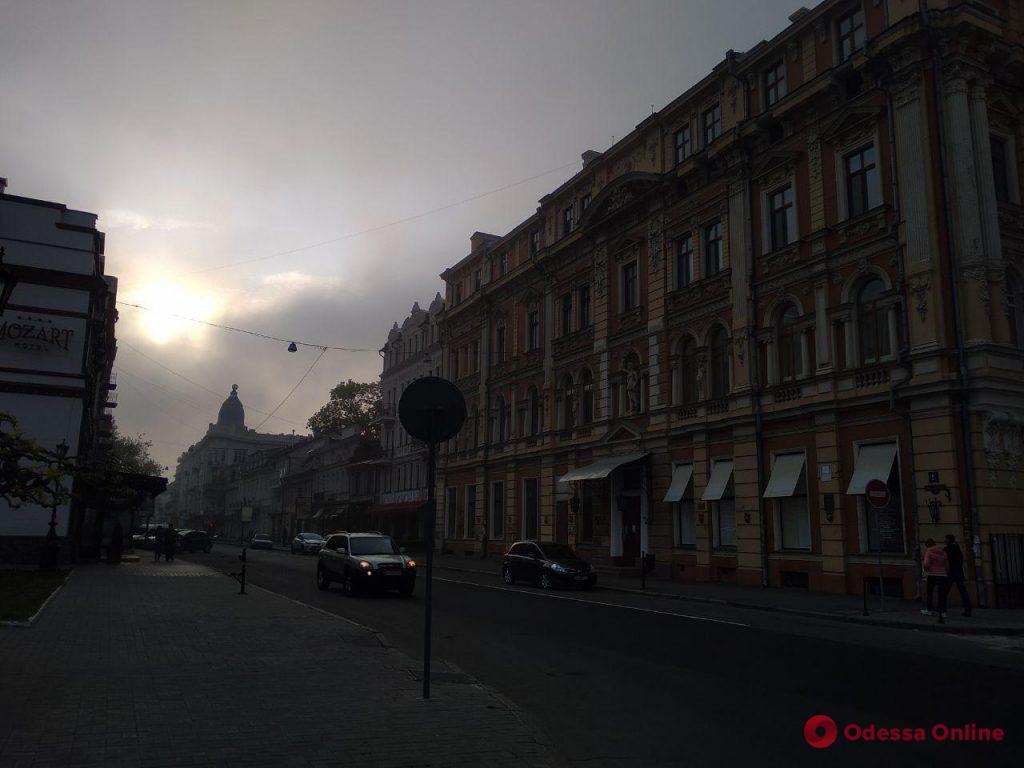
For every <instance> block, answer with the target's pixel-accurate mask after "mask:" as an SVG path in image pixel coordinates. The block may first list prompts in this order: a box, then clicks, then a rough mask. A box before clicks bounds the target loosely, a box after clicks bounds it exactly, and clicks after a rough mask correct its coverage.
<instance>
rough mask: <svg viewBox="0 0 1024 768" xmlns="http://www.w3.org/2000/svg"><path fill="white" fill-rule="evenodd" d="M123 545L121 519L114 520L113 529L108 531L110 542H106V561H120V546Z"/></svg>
mask: <svg viewBox="0 0 1024 768" xmlns="http://www.w3.org/2000/svg"><path fill="white" fill-rule="evenodd" d="M123 546H124V528H122V527H121V521H120V520H115V521H114V530H112V531H111V532H110V543H108V544H107V562H108V563H120V562H121V548H122V547H123Z"/></svg>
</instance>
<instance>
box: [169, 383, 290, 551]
mask: <svg viewBox="0 0 1024 768" xmlns="http://www.w3.org/2000/svg"><path fill="white" fill-rule="evenodd" d="M302 439H303V438H302V436H300V435H274V434H265V433H262V432H257V431H256V430H254V429H250V428H248V427H246V426H245V408H244V407H243V406H242V401H241V400H239V399H238V385H237V384H232V385H231V394H230V395H228V397H227V399H226V400H225V401H224V403H223V404H222V405H221V407H220V411H219V412H218V413H217V422H216V423H215V424H213V423H212V424H210V425H209V427H208V429H207V431H206V434H205V435H203V437H202V439H201V440H199V442H197V443H195V444H194V445H191V446H189V448H188V450H186V451H185V452H184V453H182V454H181V456H180V457H179V458H178V465H177V468H176V470H175V473H174V481H173V482H172V483H171V484H170V485H169V486H168V489H167V494H168V501H167V503H166V505H165V507H164V510H165V513H166V514H167V516H168V518H169V519H170V520H171V521H172V522H174V523H175V524H176V525H178V526H188V527H191V528H205V527H207V526H209V525H210V524H212V525H213V526H214V527H215V528H216V529H217V530H221V531H223V530H224V529H225V525H226V517H227V512H228V503H227V495H226V494H227V492H228V490H229V488H230V487H231V483H232V478H231V472H230V470H231V469H232V468H233V467H234V466H235V465H237V464H240V463H242V462H244V461H245V460H246V458H247V457H248V456H250V455H251V454H253V453H258V452H261V451H267V450H270V449H273V448H278V447H286V446H291V445H294V444H295V443H297V442H299V441H300V440H302ZM267 508H268V510H269V509H270V508H271V504H270V503H269V502H268V503H267ZM248 511H249V510H247V511H246V512H247V514H248ZM246 522H250V521H246Z"/></svg>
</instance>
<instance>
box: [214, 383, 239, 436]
mask: <svg viewBox="0 0 1024 768" xmlns="http://www.w3.org/2000/svg"><path fill="white" fill-rule="evenodd" d="M217 426H218V427H229V428H238V429H245V408H243V407H242V401H241V400H239V399H238V385H237V384H232V385H231V394H230V395H228V399H227V400H225V401H224V404H223V405H221V407H220V412H219V413H218V414H217Z"/></svg>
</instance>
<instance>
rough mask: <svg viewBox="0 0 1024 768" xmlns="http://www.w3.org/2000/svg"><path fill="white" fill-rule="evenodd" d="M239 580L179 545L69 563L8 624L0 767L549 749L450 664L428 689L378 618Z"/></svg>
mask: <svg viewBox="0 0 1024 768" xmlns="http://www.w3.org/2000/svg"><path fill="white" fill-rule="evenodd" d="M247 591H248V592H249V594H247V595H245V596H240V595H238V594H237V593H238V586H237V584H236V583H235V582H234V581H232V580H230V579H228V578H227V577H225V576H224V575H222V574H219V573H217V572H215V571H213V570H212V569H209V568H206V567H204V566H200V565H196V564H193V563H188V562H184V561H178V562H175V563H170V564H168V563H160V564H154V563H153V562H152V561H151V560H149V559H148V558H143V559H142V561H141V562H140V563H132V564H122V565H119V566H108V565H103V564H98V565H91V566H83V567H79V568H77V569H76V570H75V571H74V573H72V575H71V578H70V579H69V581H68V583H67V584H66V585H65V587H64V589H62V590H61V591H60V592H59V593H58V594H57V596H56V597H55V598H54V600H53V601H52V602H51V603H50V605H49V606H48V607H47V608H46V610H45V611H44V613H43V614H42V615H41V616H40V618H39V620H38V622H37V623H36V624H35V626H34V627H31V628H24V629H23V628H0V767H2V768H8V767H11V768H14V767H15V766H17V767H20V766H92V765H104V766H108V765H112V766H137V767H140V768H141V767H143V766H145V767H149V766H152V768H163V767H164V766H168V767H170V766H225V767H226V766H336V765H342V764H346V765H358V766H360V768H378V767H379V768H384V767H385V766H388V767H390V766H463V765H465V766H482V765H486V766H512V765H515V766H549V765H552V764H553V758H551V757H550V755H549V752H548V747H547V745H546V743H545V741H544V739H543V737H542V736H540V735H538V734H537V733H536V732H535V731H533V730H532V729H531V728H530V727H529V726H528V725H527V724H526V723H525V721H524V719H523V717H522V715H521V713H520V712H519V711H518V710H517V709H516V708H515V706H514V705H512V704H511V703H510V702H509V701H508V700H506V699H504V698H503V697H501V696H499V695H497V694H495V693H494V692H492V691H490V690H488V689H486V688H485V687H483V686H482V685H479V684H478V683H476V682H475V681H473V680H472V679H471V678H469V677H468V676H466V675H464V674H462V673H461V672H460V671H459V670H456V669H454V668H452V667H448V668H446V669H443V670H440V672H441V673H440V674H437V675H436V678H438V679H436V681H435V684H434V685H433V686H432V688H431V699H430V700H429V701H423V700H422V699H421V683H420V682H418V679H417V678H418V676H419V673H420V671H421V668H422V665H421V664H420V663H418V662H415V661H414V660H413V659H411V658H410V657H408V656H406V655H404V654H402V653H400V652H399V651H397V650H395V649H394V648H390V647H386V640H385V641H384V644H382V642H381V640H382V639H383V638H382V637H381V636H379V635H377V634H376V633H374V632H373V631H372V630H370V629H368V628H364V627H359V626H358V625H354V624H352V623H350V622H348V621H346V620H344V619H341V618H339V617H336V616H333V615H330V614H327V613H324V612H321V611H318V610H317V609H314V608H310V607H308V606H305V605H302V604H300V603H296V602H294V601H291V600H289V599H287V598H283V597H280V596H278V595H274V594H272V593H270V592H266V591H264V590H261V589H259V588H258V587H253V586H251V585H250V586H249V587H248V590H247ZM339 599H344V598H342V597H341V595H339ZM408 608H409V610H411V611H417V612H419V611H420V610H421V604H420V603H419V602H415V603H414V602H410V603H409V604H408Z"/></svg>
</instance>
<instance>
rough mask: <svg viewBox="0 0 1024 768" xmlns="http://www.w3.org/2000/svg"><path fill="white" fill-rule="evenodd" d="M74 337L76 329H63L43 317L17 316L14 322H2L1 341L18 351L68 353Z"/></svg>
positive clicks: (0, 324) (0, 326)
mask: <svg viewBox="0 0 1024 768" xmlns="http://www.w3.org/2000/svg"><path fill="white" fill-rule="evenodd" d="M74 337H75V329H74V328H65V327H61V326H60V325H58V324H56V323H55V322H54V321H53V320H50V319H47V318H43V317H30V316H27V315H17V317H16V319H14V320H0V341H2V342H7V343H9V344H10V345H11V346H13V347H15V348H16V349H24V350H31V351H35V352H67V351H68V350H69V348H70V345H71V341H72V339H74Z"/></svg>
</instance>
